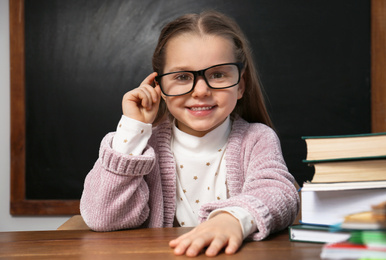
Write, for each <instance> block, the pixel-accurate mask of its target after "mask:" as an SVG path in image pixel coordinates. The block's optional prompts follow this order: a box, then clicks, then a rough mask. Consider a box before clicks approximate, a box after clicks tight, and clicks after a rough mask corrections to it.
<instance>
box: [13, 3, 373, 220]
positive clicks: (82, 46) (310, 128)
mask: <svg viewBox="0 0 386 260" xmlns="http://www.w3.org/2000/svg"><path fill="white" fill-rule="evenodd" d="M11 2H12V1H11ZM11 6H12V4H10V7H11ZM24 7H25V13H24V14H23V17H24V21H25V25H24V26H25V29H24V30H25V31H24V34H23V35H24V37H25V45H24V48H25V49H24V50H25V61H24V62H25V64H24V66H25V74H24V75H25V93H24V94H25V107H24V109H25V147H24V150H23V149H22V152H24V153H25V158H24V160H25V167H24V171H25V173H24V174H25V175H24V177H25V183H24V185H25V186H24V187H23V189H24V190H23V191H22V192H24V195H23V196H24V200H26V201H44V202H47V203H48V204H43V206H42V207H49V206H47V205H49V201H57V202H58V203H59V202H60V203H66V201H69V202H74V201H75V205H78V204H76V202H77V201H78V200H79V198H80V196H81V192H82V189H83V182H84V178H85V176H86V175H87V173H88V171H89V170H90V169H91V168H92V166H93V164H94V163H95V161H96V159H97V158H98V149H99V144H100V141H101V139H102V138H103V136H104V135H105V134H106V133H108V132H110V131H114V130H115V128H116V125H117V123H118V121H119V119H120V116H121V114H122V112H121V99H122V96H123V94H124V93H125V92H127V91H129V90H131V89H133V88H135V87H137V86H138V84H139V83H140V82H141V81H142V80H143V79H144V77H145V76H146V75H148V74H149V73H150V72H151V71H152V70H151V56H152V52H153V49H154V47H155V44H156V41H157V37H158V35H159V31H160V29H161V28H162V26H163V25H164V24H165V23H167V22H168V21H170V20H171V19H173V18H175V17H177V16H180V15H181V14H184V13H187V12H200V11H202V10H205V9H215V10H218V11H221V12H224V13H226V14H228V15H230V16H231V17H233V18H234V19H235V20H236V21H237V22H238V23H239V24H240V26H241V27H242V29H243V31H244V32H245V34H246V35H247V37H248V39H249V41H250V43H251V45H252V47H253V50H254V53H253V55H254V58H255V61H256V63H257V66H258V70H259V73H260V76H261V80H262V83H263V86H264V91H265V93H266V96H267V105H268V110H269V113H270V115H271V116H272V119H273V122H274V125H275V128H276V130H277V133H278V135H279V137H280V139H281V142H282V149H283V154H284V157H285V159H286V162H287V165H288V167H289V170H290V172H291V173H292V174H293V175H294V176H295V178H296V179H297V181H298V183H299V184H302V183H303V182H304V181H305V180H310V179H311V178H312V172H313V170H312V168H310V167H308V166H307V165H305V164H303V163H302V160H303V159H304V158H305V156H306V147H305V143H304V141H303V140H302V139H301V136H304V135H330V134H334V135H335V134H356V133H368V132H371V99H370V96H371V91H370V67H371V66H370V64H371V60H370V35H371V31H370V18H371V16H370V1H356V2H355V3H354V2H353V1H351V0H341V1H333V0H328V1H307V0H302V1H285V0H274V1H272V0H270V1H266V0H249V1H247V0H243V1H233V0H209V1H192V0H186V1H180V0H169V1H153V0H142V1H134V0H132V1H127V0H114V1H110V0H93V1H87V0H67V1H60V0H33V1H32V0H25V2H24ZM11 9H12V8H11ZM11 12H12V10H11ZM22 72H23V71H22ZM19 206H20V205H19ZM27 208H28V207H27ZM30 208H31V209H30V210H23V209H20V207H17V206H15V207H14V210H13V214H66V213H68V214H75V213H76V212H74V209H73V210H67V211H66V210H64V211H63V210H62V211H61V210H52V211H47V210H40V211H39V210H36V209H33V207H30ZM75 211H77V209H75ZM11 212H12V210H11ZM41 212H43V213H41Z"/></svg>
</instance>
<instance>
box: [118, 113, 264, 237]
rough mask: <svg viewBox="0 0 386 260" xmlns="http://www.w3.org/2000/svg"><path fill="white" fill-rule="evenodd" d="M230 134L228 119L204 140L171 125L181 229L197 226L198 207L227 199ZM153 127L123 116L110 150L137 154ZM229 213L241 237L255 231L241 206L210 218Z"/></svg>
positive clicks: (251, 219) (216, 212) (218, 211)
mask: <svg viewBox="0 0 386 260" xmlns="http://www.w3.org/2000/svg"><path fill="white" fill-rule="evenodd" d="M230 131H231V121H230V119H229V117H228V118H227V119H226V120H225V121H224V122H223V123H222V124H221V125H220V126H218V127H217V128H216V129H214V130H212V131H211V132H209V133H208V134H206V135H205V136H203V137H196V136H192V135H189V134H187V133H185V132H182V131H180V130H179V129H178V128H177V127H176V125H175V124H174V126H173V138H172V143H171V148H172V151H173V154H174V157H175V160H176V166H177V167H176V169H177V173H176V180H177V181H176V183H177V196H176V202H177V204H176V205H177V207H176V219H177V221H178V223H179V224H180V225H181V226H185V227H192V226H197V225H198V224H199V223H198V212H199V208H200V207H201V205H203V204H205V203H208V202H211V201H214V200H225V199H227V198H228V192H227V184H226V167H225V165H226V164H225V158H224V155H225V153H226V145H227V140H228V136H229V133H230ZM151 132H152V125H151V124H145V123H142V122H139V121H136V120H133V119H130V118H128V117H125V116H122V118H121V120H120V122H119V124H118V127H117V132H116V134H115V136H114V139H113V144H112V146H113V149H114V150H116V151H118V152H121V153H125V154H132V155H139V154H141V153H142V151H143V150H144V149H145V147H146V144H147V141H148V139H149V138H150V136H151ZM224 211H226V212H228V213H230V214H232V215H233V216H234V217H236V218H237V219H238V220H239V221H240V224H241V227H242V230H243V236H244V238H245V237H247V236H248V235H249V234H251V233H252V232H254V231H255V230H256V224H255V223H256V222H255V221H254V219H253V217H252V215H251V214H250V213H249V212H248V211H247V210H245V209H243V208H241V207H227V208H223V209H218V210H215V211H213V212H212V213H211V214H210V216H209V218H211V217H214V216H215V215H216V214H218V213H220V212H224Z"/></svg>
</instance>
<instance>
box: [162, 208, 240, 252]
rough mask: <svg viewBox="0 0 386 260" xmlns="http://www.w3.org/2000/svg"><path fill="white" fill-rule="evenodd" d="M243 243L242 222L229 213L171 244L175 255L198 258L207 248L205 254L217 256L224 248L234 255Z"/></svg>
mask: <svg viewBox="0 0 386 260" xmlns="http://www.w3.org/2000/svg"><path fill="white" fill-rule="evenodd" d="M242 242H243V234H242V230H241V226H240V222H239V221H238V220H237V219H236V218H235V217H233V216H232V215H231V214H229V213H226V212H224V213H221V214H218V215H216V216H215V217H213V218H211V219H209V220H207V221H205V222H203V223H201V224H200V225H198V226H197V227H196V228H194V229H193V230H191V231H190V232H188V233H186V234H184V235H182V236H180V237H178V238H177V239H174V240H172V241H170V242H169V246H170V247H172V248H174V254H175V255H183V254H186V255H187V256H197V255H198V254H199V253H200V252H201V251H202V250H203V249H204V248H205V247H208V249H207V250H206V252H205V254H206V255H207V256H216V255H217V254H218V253H219V252H220V251H221V250H222V249H223V248H225V253H226V254H229V255H230V254H234V253H236V251H237V250H238V249H239V247H240V246H241V244H242Z"/></svg>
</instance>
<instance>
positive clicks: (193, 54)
mask: <svg viewBox="0 0 386 260" xmlns="http://www.w3.org/2000/svg"><path fill="white" fill-rule="evenodd" d="M165 58H166V59H165V68H164V71H163V73H168V72H175V71H182V70H191V71H196V70H202V69H205V68H208V67H211V66H214V65H218V64H223V63H231V62H236V58H235V55H234V45H233V43H232V42H231V41H230V40H229V39H227V38H224V37H221V36H213V35H203V36H199V35H196V34H187V33H185V34H182V35H179V36H176V37H174V38H172V39H170V40H169V42H168V43H167V45H166V56H165ZM243 93H244V80H243V78H242V77H241V80H240V83H239V84H238V85H236V86H234V87H231V88H227V89H211V88H209V87H208V85H207V84H206V82H205V80H204V78H202V77H198V79H197V82H196V85H195V87H194V90H193V91H192V92H190V93H188V94H185V95H182V96H174V97H170V96H164V95H163V96H162V97H163V99H164V100H165V102H166V105H167V107H168V109H169V111H170V113H171V114H172V115H173V116H174V118H175V119H176V122H177V127H178V128H179V129H180V130H181V131H183V132H185V133H188V134H191V135H194V136H199V137H201V136H204V135H205V134H207V133H208V132H210V131H211V130H213V129H215V128H216V127H217V126H219V125H220V124H222V123H223V122H224V121H225V119H226V118H227V117H228V116H229V115H230V113H231V112H232V111H233V109H234V108H235V106H236V103H237V100H238V99H240V98H241V97H242V96H243Z"/></svg>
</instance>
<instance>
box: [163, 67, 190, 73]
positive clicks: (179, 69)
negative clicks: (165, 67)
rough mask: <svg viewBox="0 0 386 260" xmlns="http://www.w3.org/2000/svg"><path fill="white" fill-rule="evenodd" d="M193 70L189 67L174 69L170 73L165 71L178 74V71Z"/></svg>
mask: <svg viewBox="0 0 386 260" xmlns="http://www.w3.org/2000/svg"><path fill="white" fill-rule="evenodd" d="M192 70H193V69H191V68H189V67H172V68H171V69H170V70H169V71H168V72H166V71H165V73H170V72H177V71H192Z"/></svg>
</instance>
